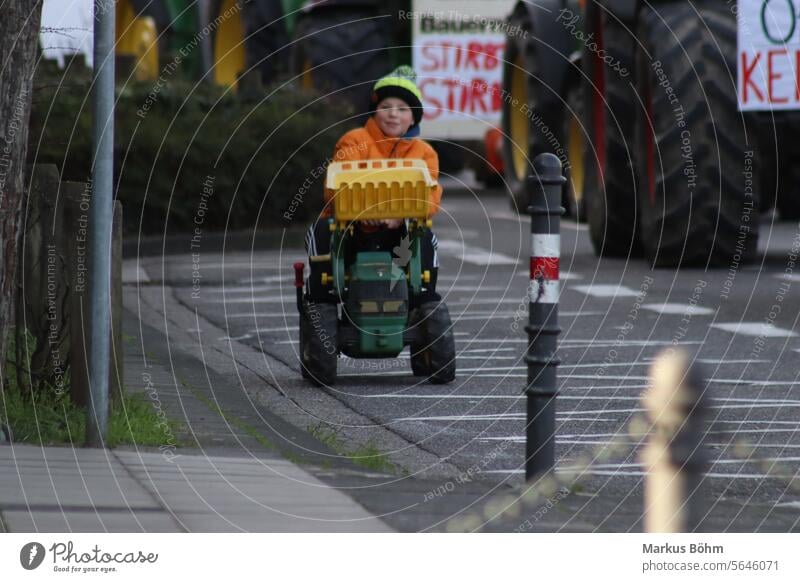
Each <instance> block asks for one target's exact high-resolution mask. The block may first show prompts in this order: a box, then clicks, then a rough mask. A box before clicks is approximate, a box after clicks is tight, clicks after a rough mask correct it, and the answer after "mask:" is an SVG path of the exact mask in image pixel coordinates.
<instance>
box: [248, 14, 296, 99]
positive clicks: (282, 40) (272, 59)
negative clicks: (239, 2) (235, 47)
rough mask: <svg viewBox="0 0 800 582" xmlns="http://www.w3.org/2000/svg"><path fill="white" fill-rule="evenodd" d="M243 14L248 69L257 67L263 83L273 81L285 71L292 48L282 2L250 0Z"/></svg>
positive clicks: (255, 69)
mask: <svg viewBox="0 0 800 582" xmlns="http://www.w3.org/2000/svg"><path fill="white" fill-rule="evenodd" d="M242 15H243V18H242V21H243V22H242V23H243V27H244V35H245V60H246V64H247V69H248V70H251V69H252V70H254V71H258V75H259V77H260V79H261V82H262V83H264V84H265V85H266V84H270V83H274V82H275V81H276V80H277V78H278V77H279V76H280V75H282V74H283V73H284V72H285V70H284V69H285V67H284V63H286V62H287V61H288V60H289V55H290V50H291V48H290V47H289V36H288V34H287V32H286V24H285V22H284V19H283V18H282V16H283V6H282V5H281V3H280V2H276V0H251V1H250V2H247V3H245V5H244V7H243V9H242Z"/></svg>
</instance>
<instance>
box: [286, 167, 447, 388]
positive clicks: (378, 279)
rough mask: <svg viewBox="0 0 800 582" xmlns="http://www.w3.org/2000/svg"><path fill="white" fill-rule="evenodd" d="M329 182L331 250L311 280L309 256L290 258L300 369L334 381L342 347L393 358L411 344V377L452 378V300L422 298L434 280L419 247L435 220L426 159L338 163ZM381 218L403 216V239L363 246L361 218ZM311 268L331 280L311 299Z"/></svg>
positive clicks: (317, 262)
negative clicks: (306, 264) (448, 303)
mask: <svg viewBox="0 0 800 582" xmlns="http://www.w3.org/2000/svg"><path fill="white" fill-rule="evenodd" d="M326 187H327V188H328V189H330V190H332V191H333V192H334V198H333V218H332V219H329V227H330V230H331V244H330V249H331V252H330V254H329V255H321V256H311V257H309V262H310V272H311V274H310V275H309V279H308V280H306V281H305V285H304V281H303V270H304V264H303V263H295V265H294V269H295V287H296V290H297V309H298V311H299V312H300V345H299V355H300V368H301V371H302V374H303V376H304V377H305V378H307V379H308V380H310V381H311V382H312V383H314V384H316V385H318V386H323V385H327V386H330V385H332V384H333V383H334V382H335V381H336V372H337V359H338V355H339V354H344V355H345V356H348V357H350V358H396V357H397V356H398V355H399V354H400V352H402V351H403V349H404V347H405V346H410V348H411V368H412V371H413V373H414V375H415V376H423V377H427V378H428V380H429V381H430V382H432V383H447V382H451V381H452V380H453V379H454V378H455V369H456V364H455V341H454V339H453V330H452V324H451V321H450V315H449V312H448V310H447V306H446V305H445V304H444V302H443V301H428V302H425V303H421V304H420V301H419V299H420V297H421V295H422V293H423V292H424V291H425V289H426V288H425V285H426V284H428V283H429V282H430V272H428V271H423V270H422V262H421V253H420V250H421V241H422V238H423V236H424V235H425V234H426V231H427V230H428V229H430V228H431V221H430V219H429V218H428V215H429V204H430V202H429V196H430V192H431V190H432V189H433V188H435V187H436V183H435V182H434V181H433V180H432V178H431V176H430V173H429V172H428V167H427V165H426V164H425V162H424V161H423V160H414V159H384V160H365V161H354V162H335V163H331V164H330V166H329V167H328V173H327V176H326ZM384 219H403V221H404V225H402V226H401V227H400V228H398V229H397V231H396V234H397V242H395V243H393V244H389V245H388V248H374V246H373V247H368V248H366V249H365V248H364V245H362V244H360V239H359V236H358V228H359V225H358V223H359V222H360V221H366V220H384ZM395 245H396V246H395ZM312 277H319V278H320V281H318V282H317V281H314V282H313V283H315V284H316V283H321V284H322V285H323V286H325V291H324V292H325V293H326V294H327V295H328V300H327V301H324V302H320V301H316V302H315V301H312V300H311V294H310V293H309V285H310V284H311V283H312V281H311V280H310V279H311V278H312Z"/></svg>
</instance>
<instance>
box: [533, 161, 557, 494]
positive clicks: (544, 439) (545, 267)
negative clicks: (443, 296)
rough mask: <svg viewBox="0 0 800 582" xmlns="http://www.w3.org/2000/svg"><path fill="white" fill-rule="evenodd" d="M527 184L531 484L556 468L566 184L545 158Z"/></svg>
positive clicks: (555, 167) (537, 165)
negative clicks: (529, 268)
mask: <svg viewBox="0 0 800 582" xmlns="http://www.w3.org/2000/svg"><path fill="white" fill-rule="evenodd" d="M533 167H534V171H535V175H533V176H530V177H529V178H528V184H527V186H528V195H529V197H530V198H529V199H530V206H529V207H528V213H529V214H530V215H531V281H530V286H529V288H528V302H529V303H528V305H529V307H528V325H527V326H526V327H525V330H526V331H527V332H528V353H527V355H526V356H525V361H526V362H527V364H528V382H527V385H526V388H525V392H526V394H527V409H528V410H527V425H526V430H525V437H526V446H525V478H526V479H528V480H530V479H532V478H534V477H536V476H538V475H541V474H543V473H546V472H548V471H551V470H552V469H553V467H554V466H555V432H556V395H557V392H558V388H557V384H556V381H557V376H556V367H557V366H558V364H559V361H558V359H557V358H556V350H557V348H558V334H559V333H560V332H561V328H559V327H558V294H559V282H558V276H559V275H558V271H559V256H560V253H561V240H560V237H561V214H562V213H563V212H564V209H563V208H561V191H562V189H563V186H564V182H565V178H564V176H563V175H562V173H561V161H560V160H559V159H558V158H557V157H556V156H554V155H553V154H542V155H540V156H538V157H537V158H536V159H535V160H534V161H533Z"/></svg>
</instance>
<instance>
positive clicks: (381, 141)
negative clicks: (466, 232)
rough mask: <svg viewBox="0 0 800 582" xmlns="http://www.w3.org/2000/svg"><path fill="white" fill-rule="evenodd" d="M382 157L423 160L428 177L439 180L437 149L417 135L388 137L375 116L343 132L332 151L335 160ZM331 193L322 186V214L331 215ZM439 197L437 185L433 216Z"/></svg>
mask: <svg viewBox="0 0 800 582" xmlns="http://www.w3.org/2000/svg"><path fill="white" fill-rule="evenodd" d="M381 158H384V159H385V158H415V159H421V160H425V163H426V164H428V170H429V171H430V174H431V178H433V179H434V180H437V181H438V179H439V156H438V155H436V151H435V150H434V149H433V148H432V147H431V146H430V145H429V144H428V143H427V142H425V141H423V140H421V139H419V138H412V139H403V138H399V137H387V136H386V134H384V133H383V132H382V131H381V128H380V127H378V123H377V122H376V121H375V119H374V118H372V117H370V118H369V119H368V120H367V123H366V124H365V125H364V127H359V128H358V129H353V130H351V131H348V132H347V133H346V134H344V135H343V136H342V137H341V138H340V139H339V141H338V142H336V147H335V148H334V151H333V161H334V162H349V161H354V160H374V159H381ZM333 194H334V192H333V191H332V190H328V189H327V188H326V189H325V209H324V210H323V211H322V216H330V215H331V214H332V211H333V204H332V203H330V202H331V198H333ZM441 200H442V187H441V186H438V185H437V186H436V189H435V190H433V192H431V198H430V202H431V211H430V216H433V215H434V214H436V213H437V212H438V211H439V203H440V202H441Z"/></svg>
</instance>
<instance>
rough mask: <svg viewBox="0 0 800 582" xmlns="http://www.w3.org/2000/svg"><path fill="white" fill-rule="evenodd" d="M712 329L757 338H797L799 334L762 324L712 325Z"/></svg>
mask: <svg viewBox="0 0 800 582" xmlns="http://www.w3.org/2000/svg"><path fill="white" fill-rule="evenodd" d="M711 327H713V328H716V329H720V330H722V331H727V332H730V333H735V334H741V335H748V336H755V337H797V335H798V334H796V333H795V332H793V331H792V330H789V329H783V328H780V327H775V326H774V325H769V324H768V323H766V322H764V321H761V322H744V321H740V322H738V323H712V324H711Z"/></svg>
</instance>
